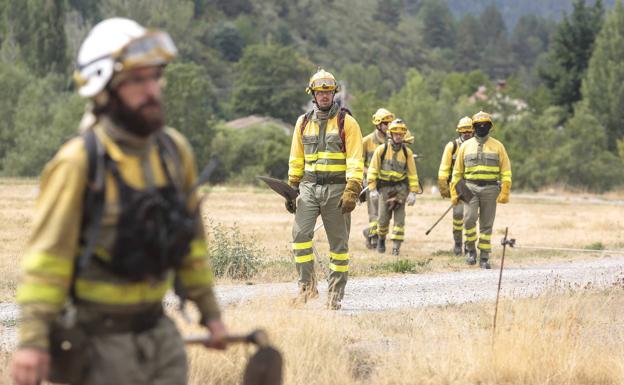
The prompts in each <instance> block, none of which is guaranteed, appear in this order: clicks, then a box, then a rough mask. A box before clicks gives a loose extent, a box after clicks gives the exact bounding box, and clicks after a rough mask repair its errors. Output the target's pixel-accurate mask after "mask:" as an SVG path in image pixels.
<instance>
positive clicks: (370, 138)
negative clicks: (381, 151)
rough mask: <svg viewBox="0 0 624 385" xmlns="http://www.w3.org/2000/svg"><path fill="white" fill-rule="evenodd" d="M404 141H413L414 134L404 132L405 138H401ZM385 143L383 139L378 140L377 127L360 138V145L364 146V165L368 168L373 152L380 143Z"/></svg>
mask: <svg viewBox="0 0 624 385" xmlns="http://www.w3.org/2000/svg"><path fill="white" fill-rule="evenodd" d="M403 142H404V143H409V144H412V143H414V135H412V133H411V132H410V131H409V130H407V133H406V134H405V138H404V139H403ZM384 143H386V141H385V140H380V139H379V135H377V129H375V130H373V132H371V133H370V134H368V135H366V136H365V137H364V139H363V140H362V146H363V147H364V167H365V168H368V167H369V166H370V162H371V160H372V159H373V153H374V152H375V150H376V149H377V147H379V146H380V145H382V144H384Z"/></svg>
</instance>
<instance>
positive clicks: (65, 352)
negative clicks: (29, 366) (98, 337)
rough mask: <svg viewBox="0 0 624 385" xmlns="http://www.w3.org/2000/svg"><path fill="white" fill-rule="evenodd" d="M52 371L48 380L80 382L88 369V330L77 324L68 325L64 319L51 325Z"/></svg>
mask: <svg viewBox="0 0 624 385" xmlns="http://www.w3.org/2000/svg"><path fill="white" fill-rule="evenodd" d="M49 342H50V357H51V359H50V371H49V373H48V381H50V382H54V383H60V384H80V383H82V381H83V380H84V376H85V375H86V373H87V371H88V364H89V349H88V336H87V332H86V331H85V330H84V329H82V328H81V327H80V326H78V325H77V324H73V325H71V326H70V325H67V323H65V322H63V320H62V319H58V320H56V321H54V322H53V323H52V324H51V326H50V334H49Z"/></svg>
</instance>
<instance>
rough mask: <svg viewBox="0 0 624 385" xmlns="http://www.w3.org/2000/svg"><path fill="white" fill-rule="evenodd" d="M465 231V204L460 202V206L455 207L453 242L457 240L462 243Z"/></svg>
mask: <svg viewBox="0 0 624 385" xmlns="http://www.w3.org/2000/svg"><path fill="white" fill-rule="evenodd" d="M463 229H464V204H463V203H462V202H461V201H460V202H459V204H457V205H455V206H454V207H453V240H455V242H457V243H461V241H462V230H463Z"/></svg>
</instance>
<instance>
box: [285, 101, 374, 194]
mask: <svg viewBox="0 0 624 385" xmlns="http://www.w3.org/2000/svg"><path fill="white" fill-rule="evenodd" d="M303 119H304V115H301V116H300V117H299V119H297V123H296V124H295V130H294V132H293V139H292V145H291V148H290V159H289V161H288V181H289V182H290V183H299V182H300V181H301V180H302V179H307V178H310V180H315V179H316V178H317V177H321V178H324V179H326V180H329V179H333V178H336V179H339V178H345V179H346V180H347V181H350V180H353V181H356V182H359V183H360V185H361V184H362V178H363V168H364V161H363V155H362V132H361V131H360V126H359V125H358V123H357V121H356V120H355V118H353V117H352V116H351V115H349V114H346V116H345V121H344V147H345V148H344V149H343V142H342V138H341V137H340V134H339V129H338V113H337V114H336V115H335V116H333V117H330V118H329V119H328V121H327V125H326V127H325V135H324V137H323V138H321V137H320V134H319V132H320V125H319V120H318V118H317V117H316V114H315V113H313V114H312V115H311V117H310V119H309V120H308V121H307V124H306V126H305V127H304V128H303V130H302V129H301V123H302V122H303ZM302 131H303V132H302ZM304 176H305V177H306V178H304Z"/></svg>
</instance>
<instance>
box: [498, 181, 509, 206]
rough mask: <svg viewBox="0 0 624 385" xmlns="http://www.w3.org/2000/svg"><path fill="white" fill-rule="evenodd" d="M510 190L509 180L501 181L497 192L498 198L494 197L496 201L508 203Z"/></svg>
mask: <svg viewBox="0 0 624 385" xmlns="http://www.w3.org/2000/svg"><path fill="white" fill-rule="evenodd" d="M510 192H511V182H503V184H502V185H501V191H500V193H499V194H498V198H496V202H498V203H502V204H505V203H509V194H510Z"/></svg>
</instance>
